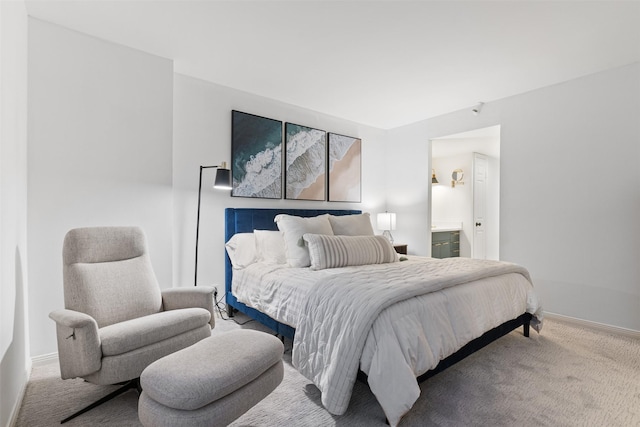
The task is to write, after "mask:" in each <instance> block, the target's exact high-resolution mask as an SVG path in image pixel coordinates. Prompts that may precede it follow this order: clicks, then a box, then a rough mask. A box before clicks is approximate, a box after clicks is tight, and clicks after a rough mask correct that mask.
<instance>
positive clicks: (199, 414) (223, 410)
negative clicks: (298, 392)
mask: <svg viewBox="0 0 640 427" xmlns="http://www.w3.org/2000/svg"><path fill="white" fill-rule="evenodd" d="M283 352H284V346H283V345H282V343H281V342H280V340H279V339H278V338H276V337H274V336H273V335H269V334H266V333H264V332H258V331H252V330H239V331H232V332H227V333H223V334H220V335H214V336H212V337H211V338H205V339H204V340H202V341H199V342H198V343H196V344H194V345H192V346H191V347H187V348H185V349H183V350H180V351H177V352H175V353H173V354H170V355H168V356H166V357H163V358H162V359H159V360H157V361H156V362H154V363H152V364H151V365H149V366H148V367H147V368H146V369H145V370H144V371H143V372H142V375H141V376H140V385H141V386H142V393H141V394H140V400H139V401H138V416H139V418H140V421H141V422H142V424H143V425H144V426H146V427H152V426H153V427H162V426H181V427H182V426H225V425H227V424H229V423H231V422H232V421H233V420H235V419H236V418H238V417H240V416H241V415H242V414H244V413H245V412H247V411H248V410H249V409H250V408H251V407H253V406H254V405H255V404H256V403H258V402H260V401H261V400H262V399H264V398H265V397H266V396H267V395H268V394H269V393H271V392H272V391H273V390H275V388H276V387H277V386H278V384H280V382H282V378H283V375H284V367H283V365H282V354H283Z"/></svg>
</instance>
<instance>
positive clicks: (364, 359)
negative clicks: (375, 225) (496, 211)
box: [225, 208, 542, 426]
mask: <svg viewBox="0 0 640 427" xmlns="http://www.w3.org/2000/svg"><path fill="white" fill-rule="evenodd" d="M325 214H328V215H329V216H328V218H330V219H331V224H333V225H334V228H333V230H336V227H335V224H338V226H339V227H340V226H342V225H344V224H349V228H352V225H353V224H356V223H355V222H353V221H354V220H357V221H359V223H360V224H361V223H362V220H364V219H365V218H363V217H364V216H365V215H366V214H362V212H361V211H358V210H306V209H248V208H228V209H226V211H225V227H226V228H225V237H226V241H227V242H236V241H239V240H240V238H241V237H242V238H243V239H244V238H250V239H255V240H254V241H255V242H256V243H255V244H256V247H260V246H261V247H262V249H263V253H264V252H265V251H264V248H269V252H268V253H269V254H270V255H269V257H271V254H274V255H273V256H274V257H275V258H273V259H269V260H265V259H260V257H258V261H259V262H254V261H246V263H245V264H243V263H242V262H239V261H238V260H237V255H233V258H234V263H233V265H232V261H231V258H230V257H229V254H233V250H230V248H229V245H228V246H227V256H226V265H225V273H226V277H225V281H226V282H225V291H226V293H225V298H226V303H227V306H228V309H229V310H228V311H229V313H230V314H233V312H234V311H235V310H237V311H240V312H242V313H245V314H247V315H248V316H250V317H251V318H253V319H256V320H257V321H259V322H261V323H263V324H264V325H266V326H268V327H269V328H271V329H273V330H274V331H275V332H276V333H277V334H280V335H282V336H285V337H289V338H292V339H293V352H292V363H293V365H294V366H295V367H296V369H298V370H299V371H300V372H301V373H302V374H303V375H305V376H306V377H307V378H309V379H310V380H311V381H313V382H314V384H315V385H316V386H317V387H318V388H319V389H320V391H321V392H322V403H323V405H324V406H325V408H326V409H327V410H328V411H329V412H331V413H332V414H335V415H340V414H342V413H344V412H345V411H346V409H347V407H348V403H349V399H350V396H351V390H352V388H353V382H354V381H355V379H356V378H357V377H359V378H362V379H365V380H366V381H367V382H368V383H369V386H370V388H371V390H372V392H373V393H374V395H375V396H376V398H377V400H378V402H379V403H380V405H381V407H382V409H383V411H384V413H385V415H386V416H387V420H388V422H389V424H390V425H392V426H394V425H397V423H398V422H399V421H400V419H401V418H402V416H403V415H404V414H405V413H406V412H408V411H409V410H410V409H411V406H412V405H413V403H414V402H415V400H416V399H417V398H418V396H419V393H420V390H419V387H418V383H417V381H421V380H424V379H425V378H428V377H429V376H431V375H433V374H435V373H437V372H439V371H441V370H443V369H445V368H446V367H448V366H450V365H452V364H453V363H455V362H457V361H458V360H461V359H462V358H464V357H466V356H467V355H469V354H471V353H473V352H474V351H477V350H478V349H480V348H482V347H483V346H485V345H487V344H488V343H490V342H492V341H493V340H495V339H497V338H499V337H501V336H503V335H505V334H507V333H509V332H511V331H512V330H514V329H516V328H518V327H519V326H523V328H524V335H525V336H528V335H529V325H530V324H533V325H534V327H537V328H539V326H540V321H541V320H542V310H541V307H540V306H539V304H538V302H537V298H536V296H535V293H534V292H533V288H532V285H531V283H530V282H531V281H530V278H529V275H528V272H527V271H526V269H524V268H523V267H521V266H518V265H515V264H510V263H501V262H495V261H479V260H470V259H460V258H458V259H446V260H436V259H433V258H424V257H411V256H408V257H404V256H403V257H399V256H398V255H397V254H395V251H393V247H392V246H391V245H390V244H388V242H386V241H384V238H382V237H380V236H362V237H356V236H353V237H352V236H346V237H345V236H327V235H328V234H334V233H332V229H331V227H330V228H329V232H326V233H325V232H324V231H322V230H324V228H322V227H324V224H323V225H322V227H321V228H320V229H318V230H320V231H318V230H313V231H312V232H311V233H305V234H304V240H305V241H306V247H304V246H303V248H304V250H307V252H308V254H311V255H310V259H311V261H310V262H311V264H310V266H309V260H308V259H307V261H306V262H307V264H303V263H302V264H297V262H298V261H297V259H291V258H289V255H291V254H290V253H289V252H287V253H286V254H284V252H283V253H282V254H280V253H279V252H278V251H279V249H277V250H276V249H274V248H276V246H274V243H264V242H265V241H268V240H265V239H266V237H267V236H268V238H269V239H272V238H274V237H277V236H276V235H284V238H285V241H286V238H287V235H289V236H291V232H290V231H286V230H287V228H284V230H285V232H283V233H276V231H277V230H278V224H276V222H274V219H276V220H279V221H280V222H279V224H280V228H281V229H282V228H283V226H285V225H287V224H288V223H285V220H287V221H293V220H294V219H295V221H294V223H296V221H298V222H300V221H302V222H305V221H317V222H320V218H322V217H323V216H326V215H325ZM302 218H306V220H305V219H302ZM366 218H367V219H368V217H366ZM323 221H324V219H323ZM349 221H350V222H349ZM364 222H366V221H364ZM287 227H288V225H287ZM369 227H370V224H369ZM345 229H346V227H343V233H345V231H344V230H345ZM255 230H258V231H255ZM296 230H297V229H296ZM254 231H255V232H254ZM325 234H326V235H325ZM335 234H342V233H335ZM354 234H356V235H358V234H359V233H354ZM363 234H372V230H368V231H366V232H364V233H363ZM234 236H235V237H234ZM232 239H233V240H232ZM258 241H260V242H261V243H260V244H258ZM270 241H271V242H273V240H270ZM289 243H290V244H289V247H288V249H291V247H292V246H293V244H292V243H291V242H289ZM338 243H339V245H338ZM277 244H278V245H279V243H277ZM270 245H271V246H270ZM336 245H338V246H336ZM340 245H355V246H352V247H351V248H356V247H357V248H358V251H355V250H353V249H351V250H350V251H347V252H345V254H343V255H342V257H343V258H345V257H346V258H345V259H351V260H353V259H355V258H357V257H355V258H354V256H353V254H354V253H358V254H359V253H360V252H359V251H360V248H361V247H364V248H366V249H363V250H362V251H361V252H362V253H363V254H364V253H368V254H369V255H367V256H365V255H362V256H361V258H362V259H359V260H358V261H357V262H353V263H352V264H349V262H351V261H349V262H347V264H345V261H344V260H343V259H342V258H340V257H337V256H334V255H335V254H333V255H331V253H333V252H335V250H334V248H335V247H342V246H340ZM385 245H386V246H385ZM298 246H300V245H299V244H298ZM388 247H390V248H391V251H389V250H388ZM258 249H259V248H258ZM369 249H370V250H369ZM296 250H299V249H296ZM283 251H284V249H283ZM331 251H333V252H331ZM247 252H248V251H247ZM258 252H260V251H259V250H258ZM390 252H392V254H390ZM244 253H245V252H243V254H244ZM327 253H330V255H327ZM336 253H337V252H336ZM282 257H285V258H286V260H284V261H283V259H282ZM307 257H309V255H307ZM349 257H351V258H349ZM334 258H335V259H334ZM338 258H340V260H339V261H336V259H338ZM367 258H371V259H372V260H374V259H375V262H373V261H371V263H369V262H370V261H367V260H366V259H367ZM391 258H393V259H391ZM327 259H328V260H329V261H327ZM363 260H364V261H363ZM335 262H338V264H335V265H331V263H335ZM340 263H341V264H340ZM292 266H293V267H292ZM327 267H336V268H327ZM234 276H235V277H234ZM302 313H304V315H302ZM416 380H417V381H416Z"/></svg>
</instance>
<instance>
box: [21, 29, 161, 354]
mask: <svg viewBox="0 0 640 427" xmlns="http://www.w3.org/2000/svg"><path fill="white" fill-rule="evenodd" d="M28 71H29V148H28V183H29V186H28V197H29V210H28V238H29V240H28V244H29V252H28V259H29V279H30V280H29V284H30V286H29V305H30V309H29V318H30V328H31V354H32V355H41V354H47V353H51V352H55V351H57V347H56V339H55V326H54V322H53V321H52V320H50V319H49V318H48V313H49V312H51V311H52V310H54V309H58V308H63V307H64V302H63V291H62V241H63V238H64V235H65V233H66V232H67V231H68V230H69V229H71V228H75V227H84V226H98V225H137V226H140V227H142V228H143V229H144V231H145V232H146V234H147V238H148V242H149V250H150V254H151V259H152V262H153V266H154V269H155V272H156V275H157V277H158V280H159V282H160V284H161V286H162V287H170V286H171V285H172V283H171V281H172V267H171V266H172V251H171V247H172V224H173V223H172V208H173V205H172V199H171V195H172V189H171V187H172V182H171V180H172V173H171V168H172V98H173V89H172V88H173V64H172V62H171V61H169V60H167V59H163V58H159V57H156V56H153V55H149V54H146V53H143V52H140V51H137V50H133V49H129V48H125V47H122V46H118V45H115V44H112V43H107V42H104V41H101V40H98V39H95V38H92V37H89V36H86V35H83V34H81V33H77V32H74V31H70V30H67V29H64V28H62V27H59V26H56V25H53V24H49V23H46V22H42V21H38V20H35V19H29V70H28Z"/></svg>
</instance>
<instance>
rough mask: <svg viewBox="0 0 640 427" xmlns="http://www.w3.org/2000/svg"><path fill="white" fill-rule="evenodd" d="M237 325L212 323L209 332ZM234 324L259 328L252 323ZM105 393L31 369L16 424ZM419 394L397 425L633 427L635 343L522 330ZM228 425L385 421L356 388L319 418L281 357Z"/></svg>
mask: <svg viewBox="0 0 640 427" xmlns="http://www.w3.org/2000/svg"><path fill="white" fill-rule="evenodd" d="M237 327H239V326H238V325H236V324H235V323H233V322H224V321H222V320H219V321H218V322H217V325H216V328H215V329H214V334H217V333H224V332H226V331H229V330H231V329H234V328H237ZM244 327H246V328H248V327H251V328H257V329H259V326H258V325H257V324H256V323H255V322H250V323H248V324H247V325H245V326H244ZM288 344H289V345H288V347H289V348H290V343H288ZM113 389H115V387H113V388H112V387H101V386H95V385H92V384H89V383H85V382H83V381H82V380H66V381H62V380H61V379H60V378H59V370H58V366H57V364H48V365H44V366H38V367H36V368H34V369H33V372H32V374H31V380H30V381H29V384H28V386H27V390H26V395H25V398H24V401H23V405H22V408H21V410H20V413H19V415H18V421H17V426H20V427H22V426H25V427H26V426H28V427H37V426H53V425H57V424H58V423H59V421H60V420H61V419H62V418H64V417H65V416H67V415H69V414H71V413H72V412H74V411H75V410H77V409H79V408H80V407H83V406H85V405H86V404H88V403H91V402H93V401H94V400H97V399H99V398H100V397H102V396H104V395H105V394H107V393H108V392H109V391H111V390H113ZM421 389H422V394H421V396H420V398H419V399H418V401H417V402H416V404H415V405H414V407H413V409H412V410H411V412H410V413H408V414H407V415H406V416H405V417H404V418H403V420H402V421H401V423H400V426H402V427H408V426H474V425H477V426H625V427H626V426H640V340H637V339H633V338H628V337H622V336H612V335H609V334H607V333H604V332H600V331H593V330H589V329H583V328H579V327H575V326H572V325H569V324H565V323H561V322H559V321H546V323H545V326H544V329H543V330H542V334H541V335H538V334H537V333H535V332H533V331H532V334H531V338H528V339H527V338H525V337H523V336H522V329H521V328H520V329H519V330H517V331H514V332H512V333H510V334H509V335H507V336H505V337H503V338H501V339H500V340H498V341H496V342H494V343H492V344H490V345H489V346H487V347H485V348H484V349H482V350H480V351H479V352H477V353H475V354H473V355H471V356H470V357H468V358H467V359H465V360H463V361H462V362H460V363H458V364H457V365H455V366H453V367H451V368H449V369H448V370H446V371H445V372H442V373H440V374H438V375H436V376H434V377H432V378H431V379H429V380H427V381H425V382H423V383H422V385H421ZM136 405H137V393H135V392H133V391H130V392H127V393H126V394H123V395H122V396H120V397H118V398H117V399H115V400H112V401H111V402H109V403H107V404H104V405H102V406H101V407H99V408H97V409H94V410H92V411H90V412H88V413H86V414H84V415H81V416H80V417H78V418H77V419H75V420H72V421H70V422H69V423H67V424H66V425H68V426H70V427H71V426H95V425H109V426H140V424H139V422H138V419H137V412H136ZM212 425H214V424H213V423H212ZM232 425H233V426H234V427H248V426H252V427H258V426H309V427H312V426H313V427H315V426H349V427H351V426H363V427H364V426H367V427H375V426H380V427H383V426H385V421H384V416H383V413H382V410H381V409H380V407H379V406H378V404H377V402H376V400H375V398H374V396H373V395H372V393H371V392H370V391H369V389H368V387H367V385H366V384H364V383H360V382H358V383H356V386H355V389H354V393H353V397H352V398H351V403H350V406H349V409H348V411H347V413H346V414H345V415H343V416H340V417H336V416H332V415H331V414H329V413H328V412H327V411H326V410H324V409H323V407H322V405H321V403H320V393H319V391H318V390H317V389H316V388H315V387H314V386H313V385H312V384H311V383H310V382H309V381H307V380H306V379H305V378H304V377H302V376H301V375H300V374H298V373H297V372H296V370H295V369H294V368H293V367H292V366H291V354H290V351H289V352H287V353H286V354H285V378H284V381H283V382H282V384H281V385H280V386H279V387H278V388H277V389H276V390H275V391H274V392H273V393H272V394H270V395H269V396H268V397H267V398H265V399H264V400H263V401H262V402H260V403H259V404H258V405H257V406H255V407H254V408H253V409H251V410H250V411H249V412H247V413H246V414H245V415H243V416H242V417H241V418H239V419H238V420H237V421H236V422H234V423H233V424H232Z"/></svg>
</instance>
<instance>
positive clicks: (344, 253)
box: [304, 234, 398, 270]
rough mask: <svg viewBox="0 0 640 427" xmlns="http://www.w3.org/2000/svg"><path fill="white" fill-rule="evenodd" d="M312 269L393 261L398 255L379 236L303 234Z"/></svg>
mask: <svg viewBox="0 0 640 427" xmlns="http://www.w3.org/2000/svg"><path fill="white" fill-rule="evenodd" d="M304 241H305V242H306V244H307V247H308V248H309V257H310V262H311V269H312V270H323V269H325V268H336V267H348V266H354V265H367V264H383V263H389V262H396V261H397V260H398V254H397V253H396V251H395V249H393V246H392V245H391V243H390V242H389V240H387V239H386V238H385V237H383V236H323V235H318V234H305V235H304Z"/></svg>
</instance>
